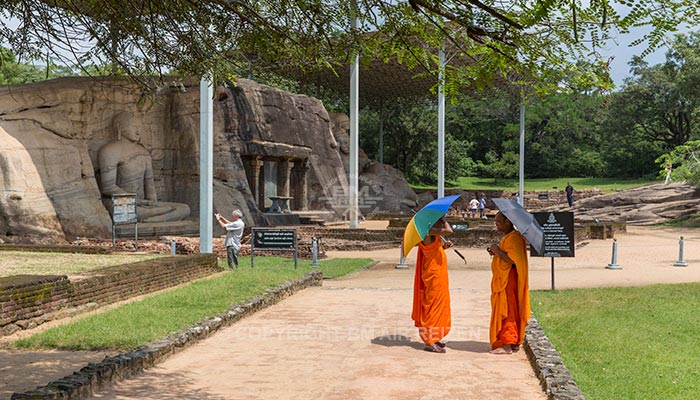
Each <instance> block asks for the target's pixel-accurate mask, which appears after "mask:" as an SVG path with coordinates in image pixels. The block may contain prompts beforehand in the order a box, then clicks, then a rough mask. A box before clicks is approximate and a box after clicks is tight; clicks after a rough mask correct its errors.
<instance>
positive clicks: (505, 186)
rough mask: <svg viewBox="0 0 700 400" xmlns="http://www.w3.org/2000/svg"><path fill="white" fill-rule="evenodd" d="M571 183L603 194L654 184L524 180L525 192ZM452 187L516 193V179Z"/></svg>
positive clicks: (468, 180) (466, 181) (464, 181)
mask: <svg viewBox="0 0 700 400" xmlns="http://www.w3.org/2000/svg"><path fill="white" fill-rule="evenodd" d="M567 182H571V185H572V186H573V187H574V189H579V190H580V189H594V188H597V189H600V190H602V191H603V192H605V193H610V192H615V191H620V190H627V189H631V188H634V187H638V186H644V185H649V184H652V183H655V182H656V181H654V180H649V179H614V178H554V179H525V182H524V183H525V190H551V189H553V188H556V189H557V190H564V188H565V187H566V183H567ZM453 185H454V186H452V187H456V188H462V189H468V190H504V191H512V192H517V191H518V187H519V186H518V185H519V182H518V179H517V178H515V179H495V178H479V177H461V178H459V179H458V180H457V182H453Z"/></svg>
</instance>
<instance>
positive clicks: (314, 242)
mask: <svg viewBox="0 0 700 400" xmlns="http://www.w3.org/2000/svg"><path fill="white" fill-rule="evenodd" d="M311 266H312V267H318V266H320V265H319V263H318V239H316V236H314V237H312V238H311Z"/></svg>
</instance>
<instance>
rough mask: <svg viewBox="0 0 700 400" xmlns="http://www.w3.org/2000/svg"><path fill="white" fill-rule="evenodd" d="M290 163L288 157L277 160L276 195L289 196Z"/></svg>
mask: <svg viewBox="0 0 700 400" xmlns="http://www.w3.org/2000/svg"><path fill="white" fill-rule="evenodd" d="M291 169H292V163H291V162H290V161H289V159H288V158H282V159H280V160H279V161H278V162H277V195H278V196H284V197H288V196H289V175H290V174H289V173H290V171H291Z"/></svg>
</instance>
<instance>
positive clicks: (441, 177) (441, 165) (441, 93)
mask: <svg viewBox="0 0 700 400" xmlns="http://www.w3.org/2000/svg"><path fill="white" fill-rule="evenodd" d="M439 57H440V75H439V76H438V79H439V81H440V82H439V83H438V193H437V195H438V198H440V197H444V196H445V41H444V40H443V41H442V44H441V46H440V52H439Z"/></svg>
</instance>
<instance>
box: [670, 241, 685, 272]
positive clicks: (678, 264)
mask: <svg viewBox="0 0 700 400" xmlns="http://www.w3.org/2000/svg"><path fill="white" fill-rule="evenodd" d="M673 266H675V267H687V266H688V263H687V262H685V261H683V236H681V240H679V241H678V261H676V262H675V263H673Z"/></svg>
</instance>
